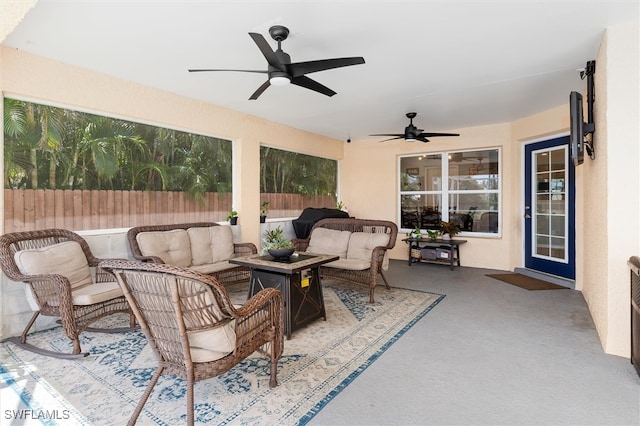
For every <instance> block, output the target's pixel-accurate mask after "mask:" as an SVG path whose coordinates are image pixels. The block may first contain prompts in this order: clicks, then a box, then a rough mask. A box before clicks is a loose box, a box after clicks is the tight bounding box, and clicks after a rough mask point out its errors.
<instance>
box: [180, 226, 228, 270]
mask: <svg viewBox="0 0 640 426" xmlns="http://www.w3.org/2000/svg"><path fill="white" fill-rule="evenodd" d="M187 234H188V235H189V241H190V242H191V264H192V265H206V264H211V263H217V262H221V261H225V260H229V259H231V258H232V257H233V255H234V252H235V247H234V245H233V231H232V230H231V226H229V225H220V226H207V227H199V228H189V229H187Z"/></svg>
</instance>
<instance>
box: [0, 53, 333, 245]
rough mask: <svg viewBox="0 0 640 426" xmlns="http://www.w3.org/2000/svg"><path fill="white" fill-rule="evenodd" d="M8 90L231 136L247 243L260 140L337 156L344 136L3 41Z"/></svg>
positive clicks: (256, 207) (256, 202)
mask: <svg viewBox="0 0 640 426" xmlns="http://www.w3.org/2000/svg"><path fill="white" fill-rule="evenodd" d="M1 63H2V70H1V72H2V80H1V81H2V83H1V84H2V87H1V89H2V91H3V92H4V94H5V95H6V96H14V97H18V98H20V99H27V100H32V101H35V102H40V103H46V104H51V105H55V106H62V107H66V108H71V109H77V110H80V111H87V112H92V113H98V114H103V115H107V116H113V117H118V118H124V119H127V120H131V121H138V122H142V123H150V124H157V125H161V126H166V127H171V128H174V129H178V130H186V131H191V132H196V133H201V134H205V135H210V136H215V137H220V138H225V139H230V140H232V141H233V142H234V186H235V187H236V189H237V188H240V189H241V190H239V191H234V192H235V195H236V196H237V198H236V199H234V208H235V209H236V210H237V211H238V212H239V215H240V223H242V225H243V234H244V236H245V238H247V241H250V242H253V243H255V244H258V243H259V241H260V235H259V233H260V226H259V225H260V224H259V221H258V217H259V216H260V179H259V173H260V145H261V144H267V145H270V146H275V147H279V148H282V149H288V150H295V151H297V152H302V153H305V154H310V155H317V156H322V157H326V158H332V159H337V160H340V159H341V157H342V145H343V142H342V141H338V140H335V139H331V138H327V137H324V136H319V135H316V134H312V133H309V132H305V131H302V130H299V129H294V128H292V127H288V126H284V125H281V124H278V123H273V122H270V121H267V120H263V119H260V118H257V117H254V116H249V115H246V114H241V113H239V112H236V111H232V110H229V109H225V108H221V107H218V106H215V105H210V104H205V103H202V102H199V101H195V100H192V99H187V98H184V97H181V96H177V95H175V94H171V93H168V92H164V91H161V90H157V89H154V88H151V87H147V86H143V85H140V84H136V83H133V82H129V81H124V80H121V79H117V78H114V77H110V76H107V75H104V74H99V73H95V72H91V71H88V70H84V69H80V68H77V67H72V66H70V65H66V64H63V63H60V62H56V61H52V60H49V59H45V58H42V57H37V56H34V55H30V54H26V53H23V52H19V51H16V50H13V49H8V48H5V47H2V50H1Z"/></svg>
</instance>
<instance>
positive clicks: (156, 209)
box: [4, 189, 336, 232]
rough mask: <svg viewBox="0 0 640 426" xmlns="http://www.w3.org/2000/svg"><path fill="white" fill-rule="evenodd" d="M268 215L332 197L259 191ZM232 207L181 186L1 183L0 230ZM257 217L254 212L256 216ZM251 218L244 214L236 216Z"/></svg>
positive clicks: (216, 217)
mask: <svg viewBox="0 0 640 426" xmlns="http://www.w3.org/2000/svg"><path fill="white" fill-rule="evenodd" d="M262 201H269V215H268V216H269V217H270V218H277V217H296V216H298V215H299V214H300V212H301V211H302V210H303V209H304V208H305V207H334V206H335V203H336V200H335V197H329V196H317V197H307V196H303V195H299V194H261V202H262ZM231 207H232V197H231V194H230V193H220V194H218V193H213V192H210V193H207V194H206V197H205V202H198V201H195V200H193V199H191V198H189V197H188V195H187V194H185V193H184V192H170V191H163V192H160V191H156V192H152V191H105V190H87V191H82V190H53V189H26V190H22V189H5V190H4V232H16V231H29V230H37V229H45V228H64V229H70V230H74V231H79V230H89V229H91V230H95V229H109V228H129V227H132V226H140V225H152V224H159V225H164V224H170V223H186V222H201V221H204V222H209V221H213V222H220V221H224V220H226V218H227V214H228V213H229V210H231ZM258 219H259V218H258V217H256V218H255V220H256V221H258ZM243 220H251V218H246V217H243V216H242V212H240V222H241V223H242V221H243Z"/></svg>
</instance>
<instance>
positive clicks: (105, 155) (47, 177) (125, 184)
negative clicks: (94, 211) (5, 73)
mask: <svg viewBox="0 0 640 426" xmlns="http://www.w3.org/2000/svg"><path fill="white" fill-rule="evenodd" d="M3 118H4V136H5V146H4V149H5V156H4V166H5V188H8V189H37V188H45V189H52V188H60V189H111V190H149V191H181V192H186V193H187V194H189V195H191V196H192V197H193V198H194V199H203V198H204V194H205V193H207V192H219V193H228V192H231V189H232V188H231V142H230V141H227V140H222V139H217V138H213V137H208V136H203V135H197V134H192V133H185V132H179V131H176V130H173V129H165V128H160V127H155V126H150V125H146V124H140V123H133V122H129V121H125V120H118V119H113V118H109V117H103V116H97V115H92V114H85V113H81V112H78V111H72V110H67V109H61V108H54V107H49V106H45V105H38V104H33V103H29V102H24V101H19V100H15V99H10V98H5V99H4V117H3Z"/></svg>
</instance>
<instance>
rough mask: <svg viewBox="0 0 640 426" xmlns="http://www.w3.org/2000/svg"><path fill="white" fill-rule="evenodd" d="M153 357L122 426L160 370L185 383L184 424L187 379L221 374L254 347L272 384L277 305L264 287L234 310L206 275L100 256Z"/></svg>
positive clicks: (190, 404) (278, 347)
mask: <svg viewBox="0 0 640 426" xmlns="http://www.w3.org/2000/svg"><path fill="white" fill-rule="evenodd" d="M101 266H102V267H103V268H105V269H107V270H109V271H111V272H113V273H114V274H115V276H116V278H117V279H118V282H119V284H120V286H121V287H122V289H123V291H124V294H125V296H126V298H127V300H128V301H129V304H130V305H131V307H132V309H133V312H134V314H135V316H136V318H137V320H138V322H139V323H140V326H141V328H142V330H143V331H144V333H145V335H146V336H147V339H148V341H149V345H150V346H151V348H152V349H153V351H154V352H155V354H156V358H157V359H158V369H157V370H156V372H155V374H154V376H153V378H152V379H151V383H150V384H149V386H148V387H147V390H146V391H145V393H144V394H143V395H142V398H141V399H140V402H139V403H138V406H137V407H136V410H135V411H134V413H133V415H132V416H131V419H130V420H129V424H130V425H132V424H135V422H136V420H137V418H138V416H139V415H140V412H141V411H142V408H143V407H144V405H145V403H146V402H147V399H148V398H149V395H151V392H152V391H153V388H154V386H155V384H156V382H157V381H158V379H159V378H160V376H161V375H162V374H173V375H177V376H180V377H182V378H184V379H185V380H186V382H187V383H186V386H187V401H186V403H187V423H188V424H189V425H192V424H193V422H194V395H193V385H194V382H196V381H199V380H203V379H207V378H210V377H214V376H217V375H220V374H222V373H225V372H226V371H228V370H230V369H231V368H232V367H234V366H235V365H237V364H238V363H240V362H241V361H242V360H243V359H245V358H246V357H248V356H249V355H251V354H252V353H254V352H255V351H258V352H259V353H261V354H263V355H265V356H267V357H268V358H269V360H270V361H271V368H270V380H269V385H270V386H271V387H274V386H276V385H277V380H276V373H277V368H278V359H279V358H280V355H281V354H282V350H283V346H284V340H283V328H284V325H283V302H282V295H281V294H280V291H279V290H276V289H273V288H267V289H264V290H262V291H260V292H259V293H257V294H256V295H254V296H253V297H252V298H250V299H249V300H247V301H246V302H245V304H244V305H243V306H241V307H235V306H234V305H232V304H231V301H230V300H229V297H228V295H227V292H226V290H225V288H224V286H222V285H221V284H219V283H218V281H217V280H216V279H215V278H214V277H212V276H210V275H203V274H200V273H198V272H194V271H191V270H189V269H186V268H181V267H177V266H172V265H167V264H158V263H142V262H131V261H107V262H103V263H102V264H101Z"/></svg>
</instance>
